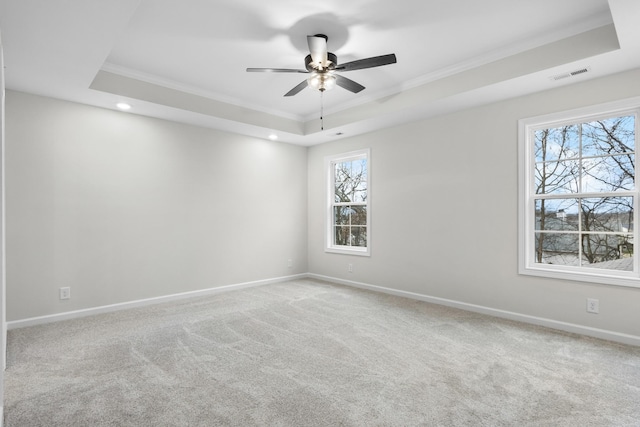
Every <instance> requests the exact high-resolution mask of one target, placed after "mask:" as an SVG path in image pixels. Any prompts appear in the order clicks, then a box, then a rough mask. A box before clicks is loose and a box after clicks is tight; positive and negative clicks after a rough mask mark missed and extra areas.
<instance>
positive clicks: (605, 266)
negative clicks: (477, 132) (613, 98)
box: [519, 99, 640, 287]
mask: <svg viewBox="0 0 640 427" xmlns="http://www.w3.org/2000/svg"><path fill="white" fill-rule="evenodd" d="M638 105H640V99H635V100H629V101H624V102H620V103H617V104H609V105H607V106H599V107H593V108H589V109H583V110H579V111H574V112H571V113H564V114H554V115H548V116H544V117H537V118H532V119H524V120H520V123H519V127H520V147H519V148H520V153H519V154H520V164H519V168H520V212H519V214H520V215H519V216H520V218H519V220H520V223H519V228H520V236H519V237H520V248H519V258H520V259H519V271H520V273H521V274H532V275H539V276H546V277H556V278H564V279H572V280H582V281H590V282H598V283H607V284H616V285H623V286H636V287H640V275H639V269H638V256H637V255H636V254H635V248H634V245H635V242H636V241H638V235H637V231H636V229H635V226H634V225H635V224H636V223H637V212H638V209H637V204H638V189H637V187H636V169H635V163H636V146H635V137H636V134H637V129H638V114H639V112H640V111H639V109H638V108H637V106H638Z"/></svg>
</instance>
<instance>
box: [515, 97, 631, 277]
mask: <svg viewBox="0 0 640 427" xmlns="http://www.w3.org/2000/svg"><path fill="white" fill-rule="evenodd" d="M630 114H633V115H635V116H636V120H635V135H636V144H635V157H636V160H637V159H638V158H639V157H640V154H639V152H640V144H638V142H639V141H638V137H639V136H640V133H639V129H640V123H639V122H640V97H633V98H628V99H624V100H620V101H615V102H610V103H605V104H599V105H594V106H589V107H584V108H578V109H574V110H569V111H563V112H556V113H551V114H545V115H541V116H536V117H529V118H525V119H520V120H518V273H519V274H522V275H531V276H540V277H547V278H555V279H564V280H575V281H581V282H591V283H599V284H608V285H616V286H627V287H634V288H640V261H639V258H640V253H638V252H637V248H634V261H633V271H631V272H628V271H615V273H613V270H598V269H587V268H584V267H572V266H562V265H553V266H550V265H546V264H539V263H536V262H535V259H534V253H535V237H534V233H535V214H534V213H532V212H533V210H532V209H533V203H535V192H534V183H535V154H534V153H533V147H532V144H533V132H534V131H535V130H539V129H545V128H553V127H559V126H563V125H567V124H573V123H585V122H588V121H590V120H597V119H601V118H604V117H614V116H618V117H620V116H623V115H630ZM637 168H638V165H637V162H636V175H639V174H640V172H638V171H637ZM639 187H640V183H638V182H636V186H635V190H634V191H632V193H633V198H634V202H633V209H634V219H633V221H634V230H633V238H634V241H636V242H637V241H640V240H638V237H639V233H638V227H639V226H640V224H639V222H638V215H639V213H638V204H639V200H638V199H639V198H640V191H639Z"/></svg>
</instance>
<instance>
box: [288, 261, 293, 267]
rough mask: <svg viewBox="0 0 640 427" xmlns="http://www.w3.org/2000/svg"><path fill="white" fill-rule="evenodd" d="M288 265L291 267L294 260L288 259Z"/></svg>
mask: <svg viewBox="0 0 640 427" xmlns="http://www.w3.org/2000/svg"><path fill="white" fill-rule="evenodd" d="M287 267H289V268H291V267H293V260H290V259H289V260H287Z"/></svg>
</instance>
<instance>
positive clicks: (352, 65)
mask: <svg viewBox="0 0 640 427" xmlns="http://www.w3.org/2000/svg"><path fill="white" fill-rule="evenodd" d="M396 62H397V61H396V55H395V54H394V53H391V54H389V55H381V56H373V57H371V58H365V59H358V60H357V61H351V62H345V63H344V64H340V65H338V66H337V67H336V70H337V71H353V70H362V69H363V68H373V67H380V66H382V65H389V64H395V63H396Z"/></svg>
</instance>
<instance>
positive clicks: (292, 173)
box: [6, 91, 308, 321]
mask: <svg viewBox="0 0 640 427" xmlns="http://www.w3.org/2000/svg"><path fill="white" fill-rule="evenodd" d="M6 106H7V111H6V113H7V115H6V142H7V144H6V160H7V169H6V173H7V194H6V196H7V301H8V307H7V317H8V320H9V321H12V320H20V319H26V318H31V317H36V316H44V315H50V314H56V313H61V312H66V311H72V310H78V309H85V308H91V307H97V306H103V305H109V304H115V303H121V302H127V301H133V300H138V299H144V298H152V297H157V296H164V295H170V294H176V293H182V292H187V291H194V290H202V289H208V288H213V287H219V286H223V285H230V284H238V283H245V282H250V281H256V280H265V279H271V278H277V277H282V276H288V275H293V274H299V273H304V272H306V271H307V270H308V268H307V253H306V250H307V246H306V242H307V234H306V233H307V223H306V221H307V207H306V206H307V182H306V181H307V174H306V155H307V150H306V148H303V147H298V146H293V145H288V144H282V143H275V142H270V141H265V140H258V139H253V138H248V137H243V136H239V135H234V134H228V133H223V132H218V131H214V130H209V129H204V128H198V127H194V126H187V125H182V124H177V123H172V122H168V121H163V120H157V119H152V118H147V117H142V116H136V115H133V114H127V113H121V112H117V111H110V110H104V109H99V108H94V107H89V106H84V105H79V104H74V103H69V102H64V101H59V100H53V99H50V98H43V97H38V96H33V95H27V94H23V93H17V92H11V91H7V104H6ZM288 259H292V261H293V267H292V268H288V267H287V261H288ZM62 286H70V287H71V299H70V300H67V301H60V300H59V298H58V288H60V287H62Z"/></svg>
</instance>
